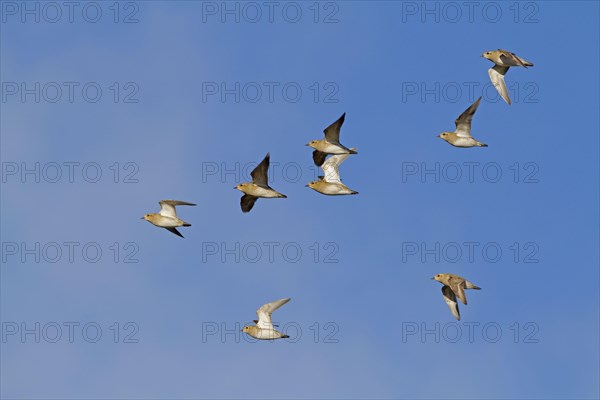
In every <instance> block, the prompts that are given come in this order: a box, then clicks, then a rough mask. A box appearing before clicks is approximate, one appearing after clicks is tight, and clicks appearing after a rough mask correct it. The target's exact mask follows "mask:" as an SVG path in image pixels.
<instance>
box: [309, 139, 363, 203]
mask: <svg viewBox="0 0 600 400" xmlns="http://www.w3.org/2000/svg"><path fill="white" fill-rule="evenodd" d="M349 150H353V151H356V149H355V148H351V149H349ZM349 156H350V153H345V154H336V155H333V156H331V157H329V158H328V159H327V160H326V161H325V162H324V163H323V165H322V166H321V168H322V169H323V176H319V180H316V181H312V182H309V183H308V185H306V186H308V187H309V188H311V189H313V190H316V191H317V192H319V193H322V194H325V195H329V196H340V195H348V194H358V192H356V191H354V190H352V189H350V188H349V187H348V186H346V185H344V184H343V183H342V180H341V179H340V165H341V164H342V163H343V162H344V160H345V159H346V158H348V157H349Z"/></svg>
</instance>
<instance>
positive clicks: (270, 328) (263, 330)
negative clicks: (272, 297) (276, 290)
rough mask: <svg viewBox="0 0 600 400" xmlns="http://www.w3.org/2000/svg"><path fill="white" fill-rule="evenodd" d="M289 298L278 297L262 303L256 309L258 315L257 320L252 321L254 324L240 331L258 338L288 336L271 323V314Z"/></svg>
mask: <svg viewBox="0 0 600 400" xmlns="http://www.w3.org/2000/svg"><path fill="white" fill-rule="evenodd" d="M290 300H291V298H289V297H288V298H286V299H280V300H277V301H273V302H271V303H267V304H265V305H263V306H262V307H260V308H259V309H258V310H256V315H258V320H257V321H254V322H255V323H256V325H247V326H245V327H244V328H243V329H242V332H244V333H247V334H248V335H250V336H252V337H253V338H255V339H260V340H273V339H285V338H288V337H289V336H288V335H285V334H283V333H281V332H279V331H278V330H276V329H275V327H274V325H273V320H272V314H273V312H275V310H277V309H278V308H279V307H281V306H283V305H284V304H286V303H287V302H288V301H290Z"/></svg>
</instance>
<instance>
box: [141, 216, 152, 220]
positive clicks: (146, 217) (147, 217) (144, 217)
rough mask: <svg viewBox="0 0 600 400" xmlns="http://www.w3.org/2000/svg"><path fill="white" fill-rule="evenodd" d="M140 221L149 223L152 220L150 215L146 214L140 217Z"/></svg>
mask: <svg viewBox="0 0 600 400" xmlns="http://www.w3.org/2000/svg"><path fill="white" fill-rule="evenodd" d="M142 219H145V220H146V221H151V220H152V214H146V215H144V216H143V217H142Z"/></svg>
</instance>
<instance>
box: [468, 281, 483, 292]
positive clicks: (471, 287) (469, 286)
mask: <svg viewBox="0 0 600 400" xmlns="http://www.w3.org/2000/svg"><path fill="white" fill-rule="evenodd" d="M466 284H467V289H475V290H481V288H480V287H479V286H475V285H473V284H472V283H471V282H469V281H467V282H466Z"/></svg>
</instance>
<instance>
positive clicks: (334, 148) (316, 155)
mask: <svg viewBox="0 0 600 400" xmlns="http://www.w3.org/2000/svg"><path fill="white" fill-rule="evenodd" d="M344 119H346V113H343V114H342V116H341V117H339V118H338V120H337V121H335V122H334V123H333V124H331V125H329V126H328V127H327V128H325V130H324V131H323V132H324V133H325V139H321V140H311V141H310V142H309V143H307V144H306V145H307V146H310V147H312V148H313V149H315V151H313V161H314V162H315V165H316V166H317V167H320V166H321V165H323V163H324V162H325V157H327V154H357V153H356V150H353V149H349V148H347V147H346V146H344V145H343V144H341V143H340V129H341V128H342V125H343V124H344Z"/></svg>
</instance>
